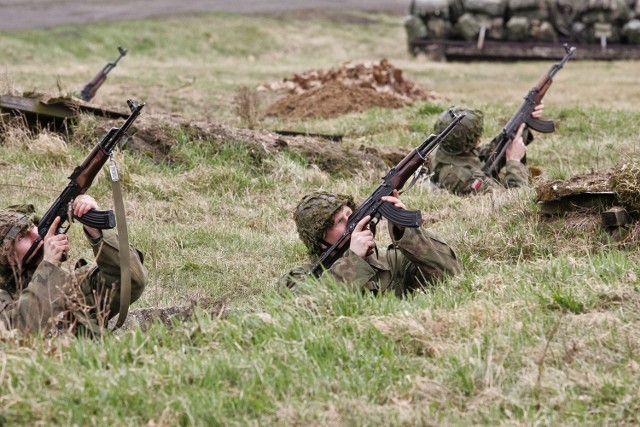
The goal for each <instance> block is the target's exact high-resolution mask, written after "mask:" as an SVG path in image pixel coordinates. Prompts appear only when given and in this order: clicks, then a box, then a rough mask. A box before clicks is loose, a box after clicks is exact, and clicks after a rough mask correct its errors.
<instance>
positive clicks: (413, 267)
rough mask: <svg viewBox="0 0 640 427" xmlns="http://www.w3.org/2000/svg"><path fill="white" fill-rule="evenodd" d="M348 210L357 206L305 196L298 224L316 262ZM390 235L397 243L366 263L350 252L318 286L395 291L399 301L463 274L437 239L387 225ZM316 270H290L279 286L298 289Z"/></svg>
mask: <svg viewBox="0 0 640 427" xmlns="http://www.w3.org/2000/svg"><path fill="white" fill-rule="evenodd" d="M344 205H347V206H349V207H352V208H353V200H352V199H351V198H350V197H346V196H342V195H337V196H334V195H331V194H328V193H326V192H321V191H319V192H315V193H312V194H310V195H308V196H306V197H305V198H303V199H302V201H301V202H300V204H299V205H298V207H297V209H296V214H295V222H296V226H297V229H298V234H299V235H300V239H301V240H302V241H303V243H304V244H305V246H306V247H307V249H308V251H309V255H310V258H311V259H312V261H313V260H314V259H317V257H318V256H319V255H321V254H322V252H323V250H322V248H321V242H322V236H323V235H324V232H325V231H326V230H327V229H329V228H330V227H331V225H332V224H333V215H334V214H335V213H336V212H337V211H338V209H340V208H341V207H342V206H344ZM389 234H390V235H391V236H392V241H393V243H392V244H391V245H389V247H388V248H387V249H386V250H380V251H376V252H374V254H372V255H369V256H367V257H366V258H361V257H360V256H358V255H356V254H355V253H354V252H353V251H351V249H347V251H346V252H345V254H344V256H342V257H341V258H340V259H338V260H337V261H336V262H335V263H334V264H333V265H332V266H331V268H329V269H328V270H327V271H326V272H325V273H323V274H322V276H320V282H326V281H328V280H336V281H337V282H339V283H343V284H345V285H346V286H348V287H349V288H351V289H354V290H359V289H362V290H364V289H366V290H370V291H373V292H375V293H377V292H387V291H392V292H394V293H395V295H396V296H398V297H401V296H404V295H406V294H407V293H410V292H412V291H414V290H416V289H419V288H421V287H423V286H424V285H425V284H427V283H430V282H434V281H436V280H438V279H442V278H444V277H445V276H446V275H455V274H458V273H460V272H461V271H462V266H461V263H460V260H459V259H458V258H457V256H456V254H455V252H454V251H453V249H451V247H450V246H449V245H448V244H447V243H446V242H444V241H443V240H442V239H440V238H439V237H438V236H436V235H434V234H433V233H430V232H429V231H427V230H425V229H423V228H421V227H419V228H406V229H405V230H404V232H400V231H399V230H397V229H396V227H393V226H392V225H391V224H389ZM312 265H313V263H309V264H304V265H301V266H298V267H296V268H294V269H292V270H291V271H289V272H288V273H287V274H285V275H284V276H282V277H281V278H280V280H279V281H278V285H279V286H281V287H287V288H289V289H295V288H296V286H297V283H298V282H300V281H304V280H306V279H308V277H309V273H310V272H311V267H312Z"/></svg>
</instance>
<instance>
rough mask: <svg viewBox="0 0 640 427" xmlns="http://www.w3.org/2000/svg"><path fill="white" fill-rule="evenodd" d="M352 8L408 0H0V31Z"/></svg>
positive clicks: (401, 8)
mask: <svg viewBox="0 0 640 427" xmlns="http://www.w3.org/2000/svg"><path fill="white" fill-rule="evenodd" d="M301 9H343V10H347V9H352V10H369V11H382V12H391V13H395V14H403V13H406V11H407V10H408V9H409V0H188V1H176V0H153V1H149V0H110V1H103V0H0V31H6V30H20V29H28V28H48V27H55V26H58V25H64V24H79V23H88V22H99V21H119V20H124V19H142V18H150V17H158V16H176V15H181V14H193V13H198V12H237V13H274V12H284V11H290V10H301Z"/></svg>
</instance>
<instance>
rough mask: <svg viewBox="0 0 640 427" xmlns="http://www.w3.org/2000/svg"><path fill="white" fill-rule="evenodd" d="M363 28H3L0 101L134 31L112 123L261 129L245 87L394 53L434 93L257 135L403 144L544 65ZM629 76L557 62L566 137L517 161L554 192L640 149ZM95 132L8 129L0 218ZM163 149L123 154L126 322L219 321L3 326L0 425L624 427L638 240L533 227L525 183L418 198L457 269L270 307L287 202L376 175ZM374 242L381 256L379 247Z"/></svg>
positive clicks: (215, 19)
mask: <svg viewBox="0 0 640 427" xmlns="http://www.w3.org/2000/svg"><path fill="white" fill-rule="evenodd" d="M367 18H368V20H367V21H366V22H367V23H366V24H362V23H352V24H349V25H344V24H336V23H334V22H330V21H325V20H322V19H319V18H314V17H313V14H309V15H308V16H305V17H302V18H300V19H295V20H294V19H287V18H286V17H284V18H273V17H272V18H265V17H258V16H253V15H251V16H235V15H211V16H202V17H195V18H189V19H186V20H178V19H175V20H160V21H143V22H134V23H132V22H130V23H112V24H110V25H105V26H96V27H95V28H94V27H93V26H92V27H70V28H65V29H53V30H51V31H48V32H33V33H7V34H3V38H2V39H1V41H0V46H4V47H5V48H6V49H5V52H6V54H7V55H8V60H7V62H6V64H7V65H6V66H5V67H6V71H5V72H6V77H4V79H5V80H3V81H2V84H1V85H0V86H2V87H6V88H11V90H12V91H19V88H22V90H25V89H26V88H29V89H30V88H36V89H39V90H42V91H45V92H55V91H56V90H59V91H62V92H65V91H73V90H79V89H80V88H81V87H82V85H83V84H84V83H86V81H87V79H89V78H90V77H92V75H93V73H94V72H95V70H96V69H99V68H100V67H101V66H102V65H103V62H104V58H103V56H102V52H105V51H109V50H110V49H111V48H112V46H111V45H112V44H114V43H119V42H121V41H122V40H123V39H124V38H126V39H127V40H128V41H129V43H122V44H123V45H126V46H127V47H128V48H129V49H130V54H129V55H127V57H126V58H125V60H124V61H123V62H122V63H121V64H120V65H119V66H118V68H117V69H116V70H114V72H113V73H112V74H111V75H110V76H109V79H108V80H107V82H106V83H105V84H104V86H103V87H102V88H101V89H100V91H99V92H98V96H97V97H96V99H95V101H96V102H97V103H99V104H102V105H110V106H116V107H117V108H122V105H124V104H123V102H124V100H125V99H127V98H134V99H136V100H138V101H145V102H147V107H145V111H144V112H143V115H145V116H146V117H149V120H157V121H161V120H162V119H161V117H170V118H171V115H177V116H181V117H182V118H184V119H185V121H189V120H193V121H194V122H197V121H200V122H202V121H204V122H210V123H211V124H213V125H216V124H224V125H228V126H240V125H241V121H242V120H245V121H247V120H250V119H251V117H252V116H253V113H252V111H253V110H252V108H253V107H252V105H253V104H252V101H250V100H249V98H247V99H245V100H244V101H245V102H246V104H245V105H244V106H243V107H241V109H242V112H243V114H245V113H246V117H245V118H244V119H242V117H241V116H242V114H239V112H238V111H234V98H235V97H236V96H237V94H238V91H239V90H241V88H243V87H244V88H252V87H256V86H258V85H259V84H261V83H264V82H268V81H275V80H280V79H281V78H283V77H285V76H289V75H291V74H293V73H296V72H303V71H306V70H309V69H311V68H322V69H329V68H331V67H334V66H336V65H337V64H340V63H341V62H344V61H346V60H352V61H354V62H358V61H370V60H379V59H380V58H382V57H387V58H389V59H390V61H391V62H392V63H393V64H394V66H396V67H398V68H401V69H403V70H404V73H405V76H406V77H407V78H409V79H411V80H413V81H415V82H417V83H418V84H420V85H421V86H423V87H424V88H426V89H429V90H435V91H437V92H438V93H440V94H442V95H444V97H445V100H443V101H442V102H439V103H438V104H434V105H426V106H424V105H416V106H413V107H405V108H403V109H400V110H394V111H387V110H372V111H368V112H364V113H360V114H349V115H345V116H342V117H338V118H335V119H331V120H310V121H301V122H285V121H278V120H276V119H265V120H264V121H262V122H259V123H258V122H256V123H255V125H256V126H257V127H262V128H265V129H274V128H280V127H281V126H284V125H286V126H292V127H295V128H296V129H297V130H306V131H309V132H324V133H341V134H344V135H345V141H344V143H343V144H345V145H347V146H351V147H358V146H359V145H360V144H365V145H367V146H369V145H376V144H379V145H380V146H381V147H404V148H406V149H407V151H408V149H409V147H414V146H416V145H418V144H419V142H421V141H422V140H423V139H424V137H425V136H426V134H427V133H429V132H430V130H431V126H432V124H433V122H434V121H435V118H436V116H437V111H439V109H442V108H446V107H447V106H449V105H452V104H457V105H466V106H470V107H477V108H482V109H484V110H485V111H486V118H487V120H486V121H487V126H486V129H485V135H484V137H485V138H490V137H491V136H493V134H494V133H495V132H497V130H498V129H499V128H500V126H502V125H503V124H504V122H505V121H506V119H507V118H508V117H509V115H510V113H511V112H512V110H513V108H514V107H515V106H516V105H518V103H519V102H520V101H521V99H522V96H523V95H524V94H525V92H526V90H528V89H529V88H530V87H531V86H532V85H533V84H534V82H535V81H536V80H537V79H538V77H539V76H540V75H541V73H542V72H543V71H546V70H547V69H548V68H549V66H550V65H551V64H550V63H549V62H546V61H544V62H527V63H508V64H501V63H474V64H466V63H432V62H428V61H425V60H424V59H423V58H419V59H417V60H414V59H411V58H409V57H408V55H407V54H406V53H405V52H404V49H405V43H404V41H405V40H404V34H403V30H402V27H401V25H400V23H399V22H396V21H397V18H396V17H387V16H379V15H370V16H369V15H367ZM357 22H360V21H357ZM167 28H172V29H174V31H172V32H168V31H167V30H166V29H167ZM78 33H80V34H82V36H83V37H78V35H77V34H78ZM636 66H637V64H634V63H631V62H616V63H598V62H593V61H582V62H579V61H572V62H570V63H568V64H567V66H566V67H565V68H564V69H563V70H562V71H561V72H560V73H559V74H558V75H557V78H556V81H555V83H554V85H553V86H552V87H551V89H550V90H549V94H548V96H547V98H546V114H547V115H548V117H550V118H553V119H555V120H556V121H557V122H558V131H557V132H556V133H555V134H553V135H547V136H541V137H539V138H538V139H536V141H535V142H534V143H533V145H531V146H530V147H529V154H530V156H528V158H529V159H530V161H531V162H532V164H533V165H535V166H538V167H540V168H541V169H542V170H543V175H544V177H545V178H547V179H554V178H559V177H568V176H570V175H572V174H573V173H582V172H586V171H589V170H591V169H603V168H607V167H610V166H613V165H615V164H617V163H618V160H619V159H620V158H626V157H629V153H637V150H638V147H637V134H638V131H640V129H639V128H638V123H639V120H638V113H637V111H636V106H637V105H638V104H639V103H640V84H638V76H637V73H636V72H635V71H636V68H637V67H636ZM56 81H59V82H60V89H57V88H56ZM620 93H624V96H620V95H619V94H620ZM236 102H237V101H236ZM423 107H424V108H423ZM141 119H143V118H142V117H141ZM99 122H100V120H99V119H89V118H86V117H84V118H82V119H81V120H80V121H79V123H78V125H77V126H76V128H75V132H74V134H73V136H72V138H71V140H70V141H68V142H66V143H65V141H62V140H60V139H59V138H58V137H56V136H54V135H51V134H45V133H39V132H36V133H33V132H32V131H29V130H27V129H26V128H24V127H21V126H13V125H11V126H8V127H6V126H5V127H4V128H3V132H0V134H2V135H3V142H2V147H1V150H0V170H1V171H2V176H1V178H0V199H2V200H3V203H5V204H12V203H18V202H24V201H25V200H28V201H32V202H33V203H35V204H36V206H37V208H38V210H39V211H43V210H44V209H46V207H47V206H48V204H49V203H51V201H52V200H53V198H55V197H56V196H57V195H58V194H59V192H60V191H61V190H62V188H64V185H66V182H67V181H66V178H67V176H68V175H69V173H70V171H71V170H72V168H73V167H74V166H75V165H77V164H78V163H79V162H81V161H82V159H83V158H84V156H85V155H86V153H87V150H88V147H90V146H91V145H93V144H95V142H97V139H96V138H95V137H93V136H92V134H93V131H94V129H95V126H96V125H97V124H98V123H99ZM243 126H250V125H249V123H248V122H247V123H245V124H244V125H243ZM167 129H170V127H169V126H168V127H167ZM240 133H241V132H236V135H240ZM164 136H165V137H166V138H173V139H175V142H176V144H175V145H174V146H173V147H172V148H171V153H170V154H171V155H172V159H174V160H173V162H171V163H169V162H165V163H159V162H158V163H156V162H154V161H152V160H151V159H150V158H149V157H148V156H146V155H144V154H136V153H133V152H131V151H125V152H123V153H122V152H118V153H117V155H116V161H117V163H118V166H119V168H120V171H121V175H122V176H124V180H125V184H126V185H125V190H126V194H125V205H126V208H127V214H128V224H129V227H130V239H131V241H132V242H133V243H134V244H135V246H136V247H138V248H140V249H141V250H142V251H143V252H144V253H145V254H146V261H145V265H146V266H147V268H148V270H149V285H148V289H147V292H145V294H144V296H143V298H142V299H141V301H140V302H139V303H137V306H138V307H155V306H160V307H164V306H170V305H184V304H185V303H186V302H188V301H190V300H193V299H198V298H202V297H213V298H222V297H226V298H227V299H228V301H229V302H230V306H229V310H228V312H225V313H226V314H225V316H222V317H221V318H217V317H216V318H213V319H212V318H211V316H209V315H206V314H204V313H200V314H199V315H197V316H196V317H195V318H194V319H193V320H192V321H189V322H186V323H183V324H177V325H175V326H174V327H172V328H166V327H164V326H160V325H157V326H156V327H152V328H151V329H150V330H148V331H145V332H144V333H142V331H139V330H134V331H130V332H126V333H121V334H119V335H116V336H110V337H107V338H106V339H105V340H104V341H102V342H91V341H88V340H69V338H68V337H66V338H65V337H59V338H52V339H46V338H45V339H29V340H21V339H20V338H19V337H16V336H15V335H12V334H9V335H7V333H6V332H2V335H1V337H0V348H1V350H2V351H0V396H1V397H0V403H1V404H2V408H3V411H2V414H0V415H1V417H0V424H1V423H4V422H6V423H7V424H15V423H22V424H38V423H40V424H46V425H58V424H65V425H66V424H69V425H71V424H77V425H90V424H106V423H113V424H116V425H122V424H132V425H144V424H147V425H176V424H178V425H220V424H225V425H256V424H276V423H280V424H286V425H372V424H379V423H380V420H385V423H387V424H389V425H398V426H400V425H538V424H543V425H584V424H587V425H607V424H610V425H613V424H616V425H617V424H625V423H626V424H635V423H637V422H638V419H637V413H638V411H640V407H639V406H638V403H637V399H634V397H635V396H637V395H638V392H639V389H640V386H639V385H640V384H639V383H638V381H637V376H638V375H637V374H638V371H639V370H640V358H639V354H640V353H639V352H638V348H637V342H638V339H639V338H640V337H639V336H638V332H639V328H638V325H639V319H638V315H637V313H638V308H639V307H638V305H639V304H640V302H639V301H640V299H639V298H638V296H637V294H638V292H637V291H638V276H637V272H636V270H637V268H636V267H637V263H638V261H640V259H639V257H638V255H637V250H638V243H637V242H638V239H637V237H638V235H640V231H638V230H637V227H636V228H635V229H634V230H632V233H631V235H632V237H633V236H635V238H632V239H630V241H628V242H626V243H625V245H624V246H623V245H620V246H618V245H615V244H612V243H611V242H608V241H606V234H604V233H603V231H602V230H600V229H599V228H598V227H597V224H596V219H594V217H593V216H591V217H589V216H580V217H573V216H568V217H566V218H562V219H554V220H547V219H545V218H542V217H541V216H539V213H538V210H537V207H536V206H535V204H534V202H533V197H534V194H533V190H526V189H525V190H519V191H509V192H499V193H495V194H488V195H484V196H477V197H470V198H460V197H456V196H452V195H449V194H447V193H443V192H441V191H433V190H432V189H430V188H429V187H428V186H426V185H422V186H421V185H416V186H415V187H414V188H412V189H411V190H409V191H408V192H407V193H405V194H404V195H403V201H404V202H405V203H406V204H407V206H409V207H412V208H418V209H420V210H422V211H423V213H424V215H425V218H428V221H427V223H428V224H429V227H430V228H431V229H432V230H433V231H434V232H436V233H437V234H439V235H441V236H443V237H444V238H445V239H446V240H447V241H448V242H449V243H450V244H452V245H453V246H454V247H455V248H456V250H457V253H458V255H459V256H460V258H461V259H462V261H463V263H464V266H465V271H464V273H463V274H461V275H460V276H458V277H455V278H452V279H449V280H447V281H445V282H443V283H441V284H438V285H437V286H435V287H434V288H433V289H430V290H428V291H427V292H425V293H419V294H417V295H415V296H413V297H412V298H409V299H407V300H397V299H395V298H393V297H373V296H371V295H359V294H354V293H351V292H347V291H345V290H344V289H341V288H340V287H335V288H332V287H329V288H326V289H324V288H322V289H314V288H311V289H306V290H304V291H303V292H302V293H301V294H299V295H296V296H292V297H287V296H281V295H277V294H276V293H274V292H272V291H273V287H274V283H275V281H276V279H277V278H278V277H279V276H280V274H282V273H283V272H284V271H287V270H288V269H289V268H290V267H291V266H293V265H295V264H299V263H301V262H303V261H304V260H305V254H304V248H303V246H302V244H301V243H300V242H299V241H298V239H297V234H296V232H295V227H294V224H293V220H292V216H291V212H292V210H293V208H294V207H295V205H296V204H297V202H298V200H299V199H300V198H301V197H302V195H303V194H305V193H307V192H309V191H310V190H312V189H313V190H315V189H318V188H323V189H327V190H330V191H335V192H341V193H347V194H351V195H353V196H354V197H355V198H356V199H357V200H362V199H363V198H364V197H365V196H366V195H367V194H368V193H369V192H370V191H371V190H372V189H374V188H375V187H376V186H377V185H379V183H380V180H379V179H380V176H381V175H382V174H383V173H384V172H386V171H381V170H375V169H374V168H372V169H364V170H360V171H358V173H356V174H354V175H352V176H336V175H331V174H328V173H326V172H323V171H321V170H320V169H319V168H318V167H316V166H314V165H313V164H309V162H308V159H300V158H298V157H296V156H294V155H291V154H290V153H289V154H287V153H283V154H278V155H273V156H265V157H260V159H257V158H256V157H255V156H252V155H251V153H249V152H248V151H247V150H246V148H245V147H246V144H242V143H241V142H240V141H238V143H237V144H235V143H234V142H236V141H235V140H234V137H233V136H231V137H229V138H228V139H229V141H227V142H228V143H227V144H226V145H225V146H221V145H220V144H219V143H218V142H219V141H217V143H215V144H214V143H212V141H209V140H207V139H206V138H202V139H198V138H194V137H191V136H190V135H189V134H187V133H186V132H182V133H181V132H176V131H175V129H172V130H171V131H167V135H164ZM249 137H250V134H249V133H246V132H244V133H242V135H241V138H240V137H239V136H238V137H237V138H240V139H243V138H245V139H246V138H249ZM91 194H92V195H94V196H95V197H96V198H97V200H98V202H99V203H100V205H101V206H102V207H105V208H106V207H109V206H110V205H111V194H110V189H109V183H108V180H107V179H106V177H105V176H100V177H99V178H98V179H97V180H96V182H95V183H94V185H93V187H92V189H91ZM379 229H380V230H381V231H382V230H384V227H380V228H379ZM70 238H71V242H72V253H71V259H76V258H78V257H87V258H91V256H92V254H91V252H90V250H89V248H88V247H86V245H84V237H83V235H82V232H81V230H80V229H79V228H78V227H72V228H71V230H70ZM378 239H379V241H380V242H381V246H384V245H385V244H386V243H387V242H388V236H387V235H386V234H385V232H382V233H381V234H380V236H379V237H378ZM150 391H151V392H152V393H153V399H149V393H150Z"/></svg>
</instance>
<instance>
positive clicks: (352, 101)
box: [265, 82, 408, 119]
mask: <svg viewBox="0 0 640 427" xmlns="http://www.w3.org/2000/svg"><path fill="white" fill-rule="evenodd" d="M407 104H408V102H407V101H405V100H403V99H401V98H399V97H397V96H395V95H392V94H389V93H380V92H376V91H375V90H373V89H364V88H360V87H349V86H346V85H344V84H342V83H340V82H330V83H327V84H326V85H323V86H321V87H318V88H315V89H312V90H310V91H308V92H304V93H301V94H299V95H291V96H288V97H286V98H283V99H280V100H279V101H277V102H276V103H275V104H273V105H271V106H270V107H269V109H268V110H267V111H266V113H265V114H266V115H267V116H281V117H286V118H288V119H307V118H324V119H328V118H331V117H337V116H340V115H342V114H347V113H355V112H360V111H365V110H368V109H369V108H372V107H382V108H402V107H404V106H406V105H407Z"/></svg>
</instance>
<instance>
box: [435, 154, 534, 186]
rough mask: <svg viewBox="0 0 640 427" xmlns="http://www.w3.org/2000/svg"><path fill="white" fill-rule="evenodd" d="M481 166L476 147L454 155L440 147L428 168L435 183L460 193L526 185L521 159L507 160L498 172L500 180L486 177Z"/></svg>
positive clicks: (482, 163)
mask: <svg viewBox="0 0 640 427" xmlns="http://www.w3.org/2000/svg"><path fill="white" fill-rule="evenodd" d="M483 166H484V162H483V161H482V160H481V159H480V157H479V150H473V151H471V152H468V153H465V154H458V155H454V154H451V153H449V152H447V151H446V150H443V149H442V147H439V148H438V150H437V151H436V153H435V155H434V157H433V160H432V162H431V165H430V170H431V171H432V172H433V177H432V180H433V182H434V183H435V184H436V185H438V186H440V187H442V188H444V189H446V190H448V191H449V192H451V193H453V194H457V195H459V196H464V195H469V194H484V193H488V192H490V191H494V190H496V189H500V188H504V187H507V188H516V187H526V186H527V185H529V174H528V171H527V168H526V166H525V165H523V164H522V163H521V162H516V161H507V162H506V165H505V167H504V168H503V170H502V171H501V177H500V181H496V180H495V179H493V178H490V177H487V176H486V175H485V174H484V172H482V167H483Z"/></svg>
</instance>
